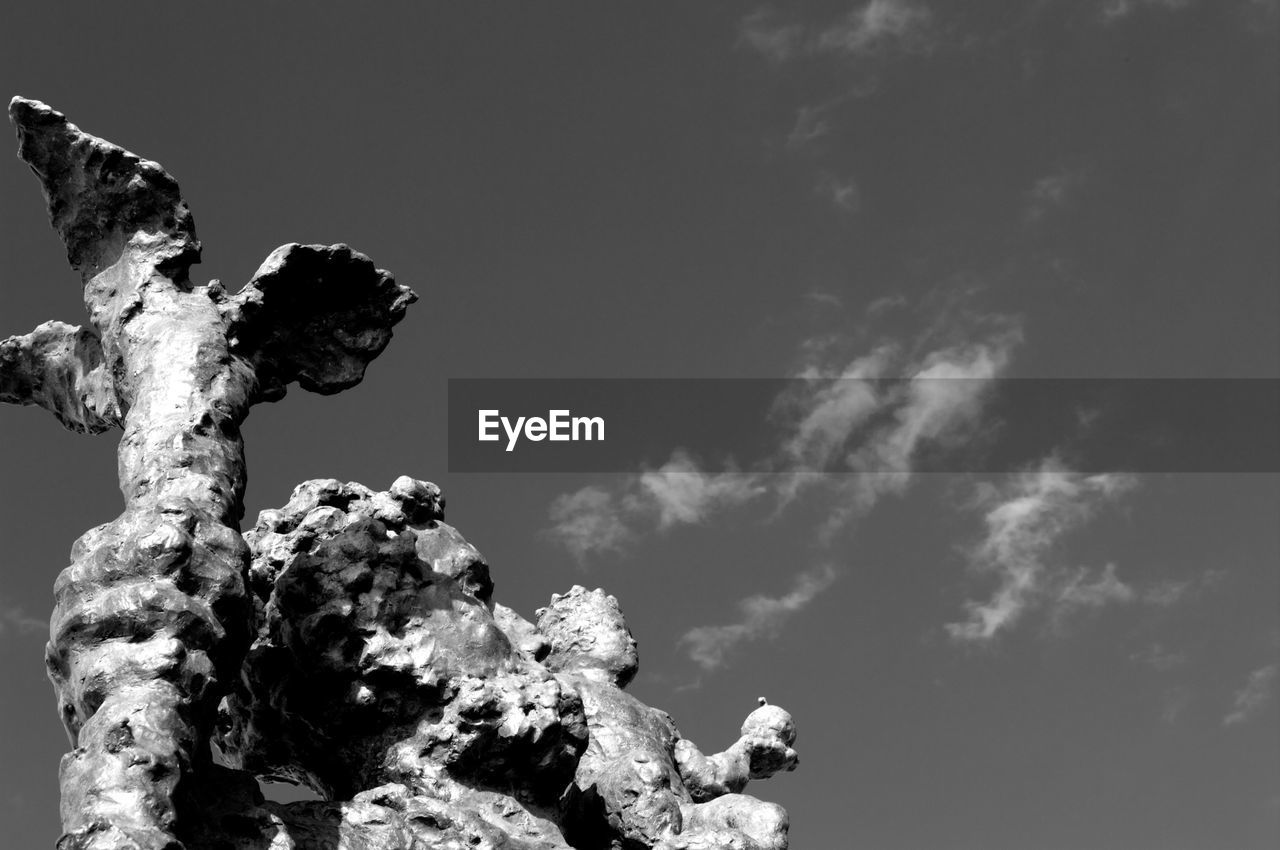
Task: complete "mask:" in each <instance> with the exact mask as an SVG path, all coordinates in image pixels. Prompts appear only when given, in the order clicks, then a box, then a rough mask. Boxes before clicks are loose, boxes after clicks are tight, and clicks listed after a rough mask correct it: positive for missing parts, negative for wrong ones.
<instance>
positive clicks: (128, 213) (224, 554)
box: [0, 98, 796, 850]
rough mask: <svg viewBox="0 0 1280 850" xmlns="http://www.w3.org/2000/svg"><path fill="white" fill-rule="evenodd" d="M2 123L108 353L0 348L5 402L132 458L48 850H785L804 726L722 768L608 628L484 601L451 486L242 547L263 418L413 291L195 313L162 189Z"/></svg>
mask: <svg viewBox="0 0 1280 850" xmlns="http://www.w3.org/2000/svg"><path fill="white" fill-rule="evenodd" d="M10 117H11V119H12V120H13V123H14V125H15V126H16V127H17V130H18V139H19V155H20V156H21V157H22V158H23V160H25V161H26V162H27V164H28V165H30V166H31V169H32V170H33V171H34V172H35V173H36V175H37V176H38V177H39V178H40V181H41V186H42V188H43V190H44V194H45V197H46V199H47V201H48V206H49V216H50V220H51V221H52V223H53V226H54V228H55V229H56V230H57V232H58V233H59V235H60V236H61V237H62V239H63V242H64V244H65V245H66V248H67V255H68V258H69V260H70V262H71V265H72V266H73V267H74V268H75V269H77V270H78V271H79V272H80V273H81V276H82V278H83V281H84V300H85V306H86V308H87V310H88V314H89V324H88V325H87V326H86V327H74V326H71V325H67V324H64V323H61V322H48V323H45V324H43V325H41V326H40V327H38V328H36V329H35V330H34V331H32V332H31V333H28V334H25V335H22V336H14V337H10V338H9V339H6V340H4V341H3V342H0V402H6V403H12V404H30V405H37V406H40V407H43V408H45V409H47V410H49V411H50V412H51V413H53V414H54V415H55V416H56V417H57V418H58V420H59V421H60V422H62V424H63V425H65V426H66V427H67V428H70V429H72V430H75V431H81V432H85V433H100V432H103V431H106V430H110V429H111V428H117V427H118V428H120V429H121V430H122V436H121V440H120V445H119V451H118V457H119V474H120V488H121V491H122V493H123V495H124V499H125V505H124V511H123V512H122V513H121V515H120V516H119V517H118V518H116V519H115V520H112V521H111V522H109V523H106V524H104V525H100V526H98V527H96V528H93V529H90V530H89V531H87V532H85V533H84V534H83V535H82V536H81V537H80V539H79V540H77V541H76V543H75V544H74V546H73V547H72V552H71V565H70V566H68V567H67V568H66V569H65V570H63V571H62V573H61V575H59V577H58V579H57V581H56V583H55V586H54V598H55V606H54V611H53V617H52V621H51V633H50V640H49V644H48V647H47V651H46V662H47V667H48V671H49V676H50V679H51V680H52V682H53V685H54V690H55V693H56V695H57V700H58V706H59V710H60V711H61V715H62V719H63V722H64V724H65V726H66V729H67V733H68V736H69V738H70V741H71V746H72V750H71V752H69V753H68V754H67V755H66V756H65V757H64V759H63V761H62V766H61V771H60V783H61V789H62V809H61V811H62V822H63V830H64V834H63V836H62V838H61V839H60V841H59V843H58V846H59V848H61V850H108V849H109V850H182V848H188V850H197V848H204V850H288V848H298V850H301V848H338V847H341V848H346V850H361V849H363V850H416V849H417V848H423V850H425V848H460V849H461V848H468V850H471V848H481V850H485V848H493V850H497V848H517V850H519V848H528V850H533V848H542V849H543V850H557V848H568V847H570V846H572V847H574V848H578V850H595V849H596V848H601V850H604V848H609V850H631V848H664V850H681V848H683V850H710V848H736V849H737V850H782V848H785V847H786V843H787V818H786V813H785V812H784V811H783V810H782V809H781V808H780V807H778V806H775V805H772V804H768V803H762V802H760V801H759V800H756V799H755V798H752V797H748V796H746V795H744V794H742V793H741V791H742V790H743V788H744V787H745V786H746V784H747V782H748V781H749V780H751V779H762V778H765V777H768V776H770V775H773V774H774V773H777V772H779V771H785V770H791V769H792V768H794V767H795V764H796V753H795V750H794V749H792V744H793V743H794V740H795V727H794V725H793V723H792V721H791V717H790V715H788V714H787V713H786V712H785V711H782V710H781V709H779V708H776V707H774V706H768V705H762V707H761V708H759V709H757V710H756V711H755V712H753V713H752V714H751V715H750V716H749V717H748V718H747V720H746V722H745V723H744V725H743V727H742V735H741V737H740V738H739V740H738V741H737V742H736V743H735V744H733V745H732V746H731V747H730V748H729V749H727V750H725V751H724V752H722V753H717V754H713V755H710V756H708V755H704V754H703V753H702V752H701V751H700V750H699V749H698V748H697V747H696V746H695V745H693V744H692V743H691V742H689V741H688V740H686V739H684V738H683V737H682V736H681V735H680V733H679V731H678V730H677V729H676V727H675V725H674V723H673V722H672V720H671V718H670V717H668V716H667V715H666V714H665V713H664V712H661V711H659V710H656V709H653V708H650V707H649V706H646V705H644V704H643V703H641V702H640V701H639V700H637V699H635V698H634V697H632V696H631V695H630V694H628V693H626V691H625V690H624V688H625V687H626V685H627V684H628V683H629V682H630V681H631V679H632V678H633V677H634V675H635V673H636V670H637V667H638V656H637V650H636V642H635V640H634V639H633V638H632V636H631V633H630V631H629V630H628V628H627V625H626V622H625V621H624V620H623V618H622V612H621V610H620V609H619V607H618V604H617V600H615V599H614V598H613V597H611V596H608V595H606V594H605V593H604V592H603V591H600V590H594V591H588V590H587V589H585V588H582V587H574V588H573V589H571V590H570V591H569V592H568V593H566V594H563V595H556V596H553V597H552V600H551V603H550V605H548V606H547V607H546V608H544V609H542V610H541V611H539V612H538V616H537V622H536V623H534V622H531V621H529V620H527V619H525V618H524V617H522V616H521V615H520V614H518V613H517V612H515V611H513V610H512V609H510V608H507V607H505V606H503V605H501V604H499V603H497V602H495V601H494V599H493V594H494V582H493V579H492V577H491V576H490V571H489V565H488V563H486V561H485V559H484V558H483V556H481V554H480V552H479V551H477V550H476V548H475V547H474V546H472V545H471V544H470V543H468V542H467V541H466V540H465V539H464V538H463V536H462V535H461V534H460V533H459V532H458V531H457V530H456V529H454V528H453V527H452V526H449V525H447V524H446V523H445V522H444V499H443V497H442V496H441V494H440V491H439V489H438V488H437V487H435V485H433V484H428V483H426V482H423V481H418V480H415V479H412V478H408V477H403V478H400V479H398V480H397V481H395V482H394V483H393V484H392V485H391V487H390V488H389V489H388V490H386V491H382V492H375V491H373V490H370V489H368V488H365V487H363V486H361V485H358V484H342V483H339V482H337V481H333V480H320V481H309V482H306V483H304V484H302V485H300V486H299V487H298V488H297V489H296V490H295V491H294V494H293V496H292V498H291V499H290V500H289V502H288V504H286V505H285V506H284V507H282V508H280V509H279V510H272V511H265V512H263V513H262V514H261V515H260V516H259V518H258V521H257V524H256V525H255V526H254V528H253V529H252V530H251V531H249V532H247V533H246V534H244V535H243V536H242V535H241V533H240V519H241V514H242V512H243V494H244V487H245V463H244V448H243V444H242V441H241V437H240V425H241V423H242V422H243V421H244V419H245V417H246V416H247V415H248V413H249V410H250V407H251V405H253V404H254V403H257V402H261V401H274V400H277V399H279V398H281V397H282V396H283V395H284V394H285V390H286V388H287V386H288V385H289V384H290V383H293V382H297V383H298V384H299V385H300V386H302V387H303V388H304V389H307V390H310V391H314V392H319V393H332V392H337V391H340V390H342V389H344V388H346V387H350V386H352V385H353V384H355V383H358V382H359V381H360V380H361V378H362V377H363V375H364V370H365V368H366V366H367V365H368V364H369V363H370V361H372V360H373V359H374V358H375V357H377V356H378V354H379V353H381V351H382V350H383V349H384V348H385V347H386V345H387V344H388V342H389V341H390V339H391V329H392V327H393V326H394V325H395V324H396V323H397V322H399V321H400V319H401V318H402V317H403V316H404V313H405V310H406V308H407V307H408V306H409V304H410V303H412V302H413V301H414V299H415V298H416V296H415V295H414V294H413V292H412V291H410V290H409V289H408V288H406V287H404V286H401V285H399V284H396V283H395V281H394V280H393V278H392V276H391V275H390V274H389V273H388V272H385V271H382V270H380V269H378V268H376V267H375V266H374V265H373V263H372V262H371V261H370V260H369V259H368V258H367V257H365V256H363V255H362V254H359V253H357V252H355V251H353V250H351V249H350V248H348V247H347V246H345V245H331V246H323V245H298V244H292V243H291V244H288V245H284V246H282V247H281V248H279V249H277V250H276V251H275V252H274V253H272V255H271V256H270V257H268V258H267V260H266V261H265V262H264V263H263V265H262V267H261V268H260V269H259V270H258V272H257V274H255V275H254V277H253V279H252V280H251V281H250V282H249V283H248V284H247V285H246V286H245V287H244V288H242V289H241V290H240V291H239V292H238V293H236V294H234V295H228V294H227V292H226V291H225V290H224V289H223V287H222V285H221V284H219V283H218V282H217V281H214V282H212V283H210V284H208V285H196V284H194V283H193V282H192V281H191V279H190V276H189V269H190V266H191V265H192V264H193V263H195V262H198V260H199V255H200V243H199V242H198V240H197V239H196V235H195V225H194V222H193V219H192V217H191V213H190V210H189V209H188V208H187V206H186V203H185V202H184V201H183V200H182V197H181V194H180V192H179V190H178V185H177V183H176V181H174V179H173V178H172V177H171V176H169V174H167V173H166V172H165V171H164V169H162V168H161V167H160V166H159V165H157V164H156V163H154V162H150V161H147V160H144V159H141V158H140V157H137V156H135V155H133V154H131V153H128V152H127V151H124V150H122V149H120V148H118V147H116V146H115V145H112V144H110V143H108V142H105V141H103V140H101V139H98V138H95V137H93V136H90V135H88V134H86V133H83V132H82V131H80V130H79V129H78V128H77V127H75V125H73V124H70V123H69V122H67V120H66V118H65V117H63V116H62V115H61V114H60V113H58V112H56V111H54V110H52V109H51V108H49V107H47V106H45V105H44V104H41V103H38V102H36V101H30V100H24V99H22V98H17V99H15V100H14V101H13V103H12V104H11V105H10ZM211 741H216V748H217V752H218V754H219V757H218V758H217V759H215V758H214V757H213V756H212V755H211V749H210V742H211ZM219 762H221V763H219ZM256 777H261V778H273V779H284V780H288V781H293V782H298V783H302V784H306V785H309V786H310V787H312V788H314V789H315V790H316V791H317V792H318V793H319V794H321V795H322V796H323V797H324V801H321V802H312V803H294V804H289V805H281V804H277V803H272V802H267V801H264V800H263V799H262V795H261V793H260V791H259V790H258V786H257V782H256Z"/></svg>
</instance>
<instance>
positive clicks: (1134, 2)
mask: <svg viewBox="0 0 1280 850" xmlns="http://www.w3.org/2000/svg"><path fill="white" fill-rule="evenodd" d="M1191 2H1192V0H1104V2H1103V4H1102V19H1103V20H1104V21H1105V22H1107V23H1112V22H1114V21H1118V20H1120V19H1122V18H1127V17H1129V16H1130V15H1132V14H1133V13H1134V12H1137V11H1138V10H1139V9H1146V8H1158V9H1168V10H1172V9H1185V8H1187V7H1188V6H1190V5H1191Z"/></svg>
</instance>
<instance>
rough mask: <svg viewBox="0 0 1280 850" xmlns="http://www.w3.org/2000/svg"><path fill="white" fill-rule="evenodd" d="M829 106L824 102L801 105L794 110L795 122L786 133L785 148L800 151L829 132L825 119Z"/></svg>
mask: <svg viewBox="0 0 1280 850" xmlns="http://www.w3.org/2000/svg"><path fill="white" fill-rule="evenodd" d="M829 109H830V107H829V106H828V105H826V104H819V105H817V106H802V107H800V109H799V110H798V111H797V112H796V123H795V124H794V125H793V126H792V128H791V132H790V133H788V134H787V150H790V151H800V150H804V149H806V148H808V147H809V146H810V145H812V144H813V143H814V142H815V141H817V140H818V139H820V138H822V137H823V136H826V135H827V134H828V133H830V132H831V124H830V122H828V120H827V112H828V110H829Z"/></svg>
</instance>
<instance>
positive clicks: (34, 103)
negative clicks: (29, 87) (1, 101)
mask: <svg viewBox="0 0 1280 850" xmlns="http://www.w3.org/2000/svg"><path fill="white" fill-rule="evenodd" d="M37 114H43V115H50V116H55V115H56V116H57V117H59V118H62V113H61V112H59V111H58V110H56V109H54V108H53V107H52V106H50V105H49V104H47V103H44V102H43V101H39V100H33V99H31V98H29V97H23V96H22V95H14V97H13V99H12V100H10V101H9V118H10V120H12V121H13V123H15V124H23V123H28V122H29V120H30V118H31V117H32V116H34V115H37Z"/></svg>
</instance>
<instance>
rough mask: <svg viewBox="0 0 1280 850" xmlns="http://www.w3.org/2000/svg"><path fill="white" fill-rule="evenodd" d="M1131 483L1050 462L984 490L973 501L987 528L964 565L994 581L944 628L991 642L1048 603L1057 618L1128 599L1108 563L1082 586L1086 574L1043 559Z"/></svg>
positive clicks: (961, 638)
mask: <svg viewBox="0 0 1280 850" xmlns="http://www.w3.org/2000/svg"><path fill="white" fill-rule="evenodd" d="M1133 486H1134V480H1133V479H1132V478H1131V477H1128V476H1124V475H1118V474H1100V475H1087V476H1086V475H1081V474H1080V473H1076V472H1072V471H1070V470H1068V469H1066V468H1065V467H1064V466H1062V465H1061V464H1060V463H1059V462H1057V461H1056V460H1055V459H1053V458H1049V459H1047V460H1045V461H1044V462H1043V463H1042V464H1041V465H1040V467H1039V468H1038V469H1036V470H1034V471H1030V472H1026V473H1023V474H1021V475H1018V476H1016V477H1015V478H1014V479H1013V481H1012V482H1011V483H1010V484H1008V485H1006V486H1005V487H1004V488H1003V489H1000V488H992V487H990V486H987V487H986V488H984V492H983V493H982V495H981V498H980V501H981V502H983V503H985V505H986V507H987V512H986V514H985V517H984V522H985V524H986V529H987V531H986V536H985V537H984V538H983V540H982V542H981V543H979V544H978V546H977V547H976V548H975V549H974V550H973V552H972V553H971V557H970V561H971V566H972V568H973V569H974V570H975V571H977V572H978V573H980V574H989V575H994V576H996V578H997V580H998V584H997V587H996V589H995V591H994V592H993V593H992V595H991V597H990V598H989V599H987V600H986V601H985V602H974V601H970V602H968V603H966V605H965V607H966V609H967V611H968V617H967V619H965V620H964V621H962V622H957V623H949V624H947V631H948V633H949V634H950V635H951V637H952V638H953V639H955V640H958V641H974V642H982V641H990V640H991V639H993V638H994V637H995V636H996V635H997V634H999V633H1000V632H1002V631H1005V630H1007V629H1009V628H1011V627H1013V626H1014V625H1015V624H1016V623H1017V622H1018V621H1019V620H1021V619H1022V618H1023V616H1024V615H1025V614H1026V613H1027V611H1028V610H1030V609H1033V608H1036V607H1038V606H1041V605H1046V604H1048V605H1051V606H1052V607H1053V608H1054V609H1055V611H1056V612H1057V614H1056V616H1057V617H1059V618H1061V617H1063V616H1066V615H1068V614H1070V613H1072V611H1073V610H1079V609H1080V608H1097V607H1100V606H1101V605H1105V604H1107V603H1109V602H1118V601H1130V600H1131V599H1132V598H1133V590H1132V589H1131V588H1129V587H1128V586H1127V585H1124V584H1123V583H1122V582H1120V581H1119V579H1118V578H1116V575H1115V569H1114V567H1113V566H1111V565H1108V566H1107V567H1106V568H1104V570H1103V572H1102V575H1101V576H1100V577H1098V578H1097V579H1094V580H1093V581H1089V580H1088V579H1087V578H1086V573H1083V572H1082V571H1080V570H1063V569H1062V568H1060V567H1058V566H1056V565H1055V564H1053V563H1051V561H1050V560H1049V558H1050V555H1051V554H1052V552H1053V550H1054V547H1055V546H1056V544H1057V543H1058V541H1059V539H1060V538H1062V537H1063V536H1064V535H1066V534H1067V533H1068V532H1070V531H1072V530H1074V529H1076V528H1078V527H1080V526H1081V525H1083V524H1085V523H1086V522H1087V521H1088V520H1089V519H1090V518H1092V516H1093V515H1094V513H1095V512H1096V510H1097V508H1098V507H1099V506H1100V505H1101V504H1103V503H1105V502H1108V501H1112V500H1114V499H1115V498H1117V497H1118V496H1119V495H1120V494H1122V493H1124V492H1125V491H1127V490H1129V489H1131V488H1132V487H1133Z"/></svg>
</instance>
